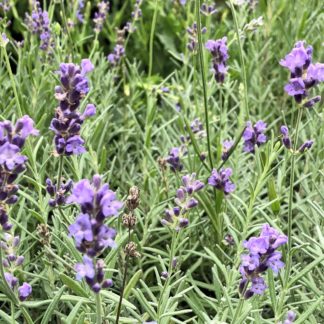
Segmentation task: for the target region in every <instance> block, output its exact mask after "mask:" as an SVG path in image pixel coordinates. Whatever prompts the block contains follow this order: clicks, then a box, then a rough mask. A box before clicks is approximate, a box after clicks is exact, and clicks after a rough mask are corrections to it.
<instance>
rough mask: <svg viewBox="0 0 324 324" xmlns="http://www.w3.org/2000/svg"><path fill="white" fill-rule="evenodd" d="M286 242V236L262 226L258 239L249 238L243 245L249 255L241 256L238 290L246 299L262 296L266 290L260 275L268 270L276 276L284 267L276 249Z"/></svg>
mask: <svg viewBox="0 0 324 324" xmlns="http://www.w3.org/2000/svg"><path fill="white" fill-rule="evenodd" d="M287 241H288V238H287V236H286V235H283V234H280V233H279V231H277V230H276V229H275V228H272V227H270V226H269V225H268V224H264V225H263V227H262V230H261V233H260V236H259V237H251V238H250V239H249V240H248V241H245V242H244V243H243V246H244V247H245V248H246V249H248V250H249V253H248V254H243V255H241V266H240V272H241V275H242V280H241V283H240V287H239V290H240V292H241V293H242V294H243V295H244V297H245V298H246V299H248V298H250V297H252V296H253V295H254V294H258V295H262V294H263V292H264V291H265V290H266V288H267V286H266V284H265V281H264V279H263V277H262V273H264V272H266V271H267V269H268V268H270V269H271V270H272V271H273V272H274V274H275V275H277V274H278V272H279V270H280V269H282V268H283V267H284V263H283V262H282V261H281V257H282V254H281V252H279V251H276V249H278V247H280V246H281V245H283V244H286V243H287ZM250 283H251V286H250V287H249V284H250Z"/></svg>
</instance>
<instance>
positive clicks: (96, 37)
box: [89, 32, 99, 60]
mask: <svg viewBox="0 0 324 324" xmlns="http://www.w3.org/2000/svg"><path fill="white" fill-rule="evenodd" d="M98 35H99V33H97V32H96V36H95V39H94V42H93V47H92V50H91V53H90V55H89V59H90V60H91V59H92V57H93V54H94V53H95V51H96V49H97V43H98Z"/></svg>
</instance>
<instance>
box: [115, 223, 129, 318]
mask: <svg viewBox="0 0 324 324" xmlns="http://www.w3.org/2000/svg"><path fill="white" fill-rule="evenodd" d="M130 238H131V230H130V228H128V243H129V242H130ZM128 262H129V255H128V254H127V255H126V258H125V269H124V277H123V283H122V286H121V290H120V296H119V303H118V308H117V315H116V324H118V323H119V317H120V312H121V306H122V302H123V296H124V291H125V286H126V280H127V270H128Z"/></svg>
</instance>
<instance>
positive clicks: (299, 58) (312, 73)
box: [280, 41, 324, 108]
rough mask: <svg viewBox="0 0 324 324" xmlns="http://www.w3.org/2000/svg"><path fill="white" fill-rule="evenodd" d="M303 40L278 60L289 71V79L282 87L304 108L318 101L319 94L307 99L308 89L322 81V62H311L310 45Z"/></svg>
mask: <svg viewBox="0 0 324 324" xmlns="http://www.w3.org/2000/svg"><path fill="white" fill-rule="evenodd" d="M305 46H306V45H305V42H304V41H298V42H297V43H296V44H295V47H294V48H293V49H292V51H291V52H290V53H289V54H288V55H286V57H285V59H283V60H281V61H280V65H282V66H284V67H286V68H287V69H289V71H290V73H291V74H290V81H289V83H288V84H286V85H285V87H284V89H285V91H286V92H287V94H288V95H289V96H292V97H294V98H295V100H296V102H297V103H301V104H302V105H303V106H304V107H306V108H311V107H313V106H314V105H315V103H316V102H318V101H320V99H321V98H320V96H315V97H314V98H311V99H309V98H308V97H309V90H310V89H311V88H312V87H314V86H316V85H317V84H319V83H320V82H323V81H324V64H322V63H316V64H312V54H313V48H312V46H307V47H305Z"/></svg>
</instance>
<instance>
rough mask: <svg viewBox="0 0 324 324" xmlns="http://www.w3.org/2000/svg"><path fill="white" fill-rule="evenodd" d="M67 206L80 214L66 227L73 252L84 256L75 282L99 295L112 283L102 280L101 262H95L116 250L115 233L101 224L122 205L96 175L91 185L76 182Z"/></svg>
mask: <svg viewBox="0 0 324 324" xmlns="http://www.w3.org/2000/svg"><path fill="white" fill-rule="evenodd" d="M67 202H75V203H77V204H79V205H80V207H81V211H82V213H81V214H79V216H78V217H77V219H76V221H75V222H74V223H73V224H72V225H70V226H69V232H70V236H72V237H73V238H74V240H75V245H76V248H77V249H78V250H79V251H80V252H82V253H84V254H85V255H84V257H83V263H78V264H77V265H76V267H75V269H76V271H77V279H78V280H81V279H82V278H85V280H86V282H87V283H88V285H89V286H90V287H91V289H92V290H93V291H94V292H96V293H98V292H99V291H100V289H101V288H108V287H111V286H112V282H111V281H104V280H103V279H104V273H103V266H104V263H103V261H102V260H97V262H95V259H96V257H97V256H99V255H100V254H101V253H102V252H103V251H104V250H105V249H106V248H107V247H110V248H114V247H115V246H116V244H115V242H114V238H115V236H116V231H115V230H114V229H112V228H110V227H108V226H107V225H106V224H104V220H105V219H106V218H107V217H111V216H115V215H117V214H118V211H119V209H120V208H121V207H122V206H123V204H122V203H121V202H120V201H118V200H117V198H116V193H115V192H113V191H112V190H110V189H109V186H108V184H101V177H100V176H99V175H95V176H94V177H93V179H92V182H90V181H89V180H86V179H84V180H81V181H79V182H77V183H76V184H75V185H74V187H73V191H72V195H71V196H70V197H69V198H68V199H67Z"/></svg>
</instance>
